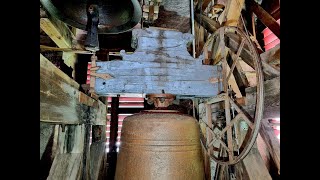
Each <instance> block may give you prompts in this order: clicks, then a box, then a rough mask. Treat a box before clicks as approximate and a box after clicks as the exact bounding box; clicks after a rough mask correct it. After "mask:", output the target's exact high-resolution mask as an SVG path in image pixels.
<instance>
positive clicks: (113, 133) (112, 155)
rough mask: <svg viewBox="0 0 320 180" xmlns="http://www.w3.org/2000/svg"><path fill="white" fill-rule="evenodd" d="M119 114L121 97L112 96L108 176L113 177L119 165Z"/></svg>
mask: <svg viewBox="0 0 320 180" xmlns="http://www.w3.org/2000/svg"><path fill="white" fill-rule="evenodd" d="M118 114H119V97H112V101H111V121H110V140H109V154H108V163H109V168H108V178H110V179H113V178H114V176H115V172H116V165H117V151H116V150H117V146H116V142H117V136H118Z"/></svg>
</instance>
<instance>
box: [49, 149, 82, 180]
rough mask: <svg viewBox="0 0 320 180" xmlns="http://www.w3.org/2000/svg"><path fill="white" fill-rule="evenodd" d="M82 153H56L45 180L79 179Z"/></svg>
mask: <svg viewBox="0 0 320 180" xmlns="http://www.w3.org/2000/svg"><path fill="white" fill-rule="evenodd" d="M81 161H82V153H68V154H57V156H56V157H55V159H54V161H53V163H52V166H51V169H50V174H49V176H48V178H47V180H56V179H68V180H79V179H80V178H79V177H80V174H81V171H80V169H81V164H82V163H81Z"/></svg>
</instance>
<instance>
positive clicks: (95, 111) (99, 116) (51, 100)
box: [40, 54, 106, 125]
mask: <svg viewBox="0 0 320 180" xmlns="http://www.w3.org/2000/svg"><path fill="white" fill-rule="evenodd" d="M78 89H79V84H78V83H76V82H75V81H74V80H73V79H71V78H70V77H68V76H67V75H66V74H64V73H63V72H62V71H61V70H60V69H58V68H57V67H55V66H54V65H53V64H52V63H51V62H50V61H49V60H48V59H46V58H45V57H44V56H42V55H41V54H40V121H41V122H48V123H56V124H81V123H84V122H85V121H87V119H88V118H89V122H90V123H92V124H102V125H104V124H105V121H106V105H105V104H103V103H102V102H100V101H98V102H96V103H95V104H97V106H96V107H92V108H88V107H89V106H88V105H90V103H89V102H90V101H89V100H87V102H84V101H83V98H85V99H90V97H85V96H84V95H83V94H81V92H80V91H79V90H78ZM91 101H92V100H91ZM86 104H87V105H86ZM93 104H94V103H93Z"/></svg>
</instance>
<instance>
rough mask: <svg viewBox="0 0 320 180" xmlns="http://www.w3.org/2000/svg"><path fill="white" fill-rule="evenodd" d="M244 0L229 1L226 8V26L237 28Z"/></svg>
mask: <svg viewBox="0 0 320 180" xmlns="http://www.w3.org/2000/svg"><path fill="white" fill-rule="evenodd" d="M243 6H244V0H229V1H228V3H227V8H226V12H225V13H226V22H225V23H224V24H225V25H226V26H237V25H238V21H239V18H240V15H241V10H242V8H243Z"/></svg>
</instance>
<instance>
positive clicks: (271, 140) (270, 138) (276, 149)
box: [260, 119, 280, 173]
mask: <svg viewBox="0 0 320 180" xmlns="http://www.w3.org/2000/svg"><path fill="white" fill-rule="evenodd" d="M260 135H261V137H262V139H263V141H264V142H265V144H266V146H267V149H268V151H269V153H270V155H271V157H272V159H273V162H274V164H275V165H276V167H277V169H278V172H279V173H280V143H279V140H278V139H277V137H276V135H275V134H274V130H273V128H272V127H271V126H270V124H269V123H268V121H267V119H264V120H262V121H261V126H260Z"/></svg>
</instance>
